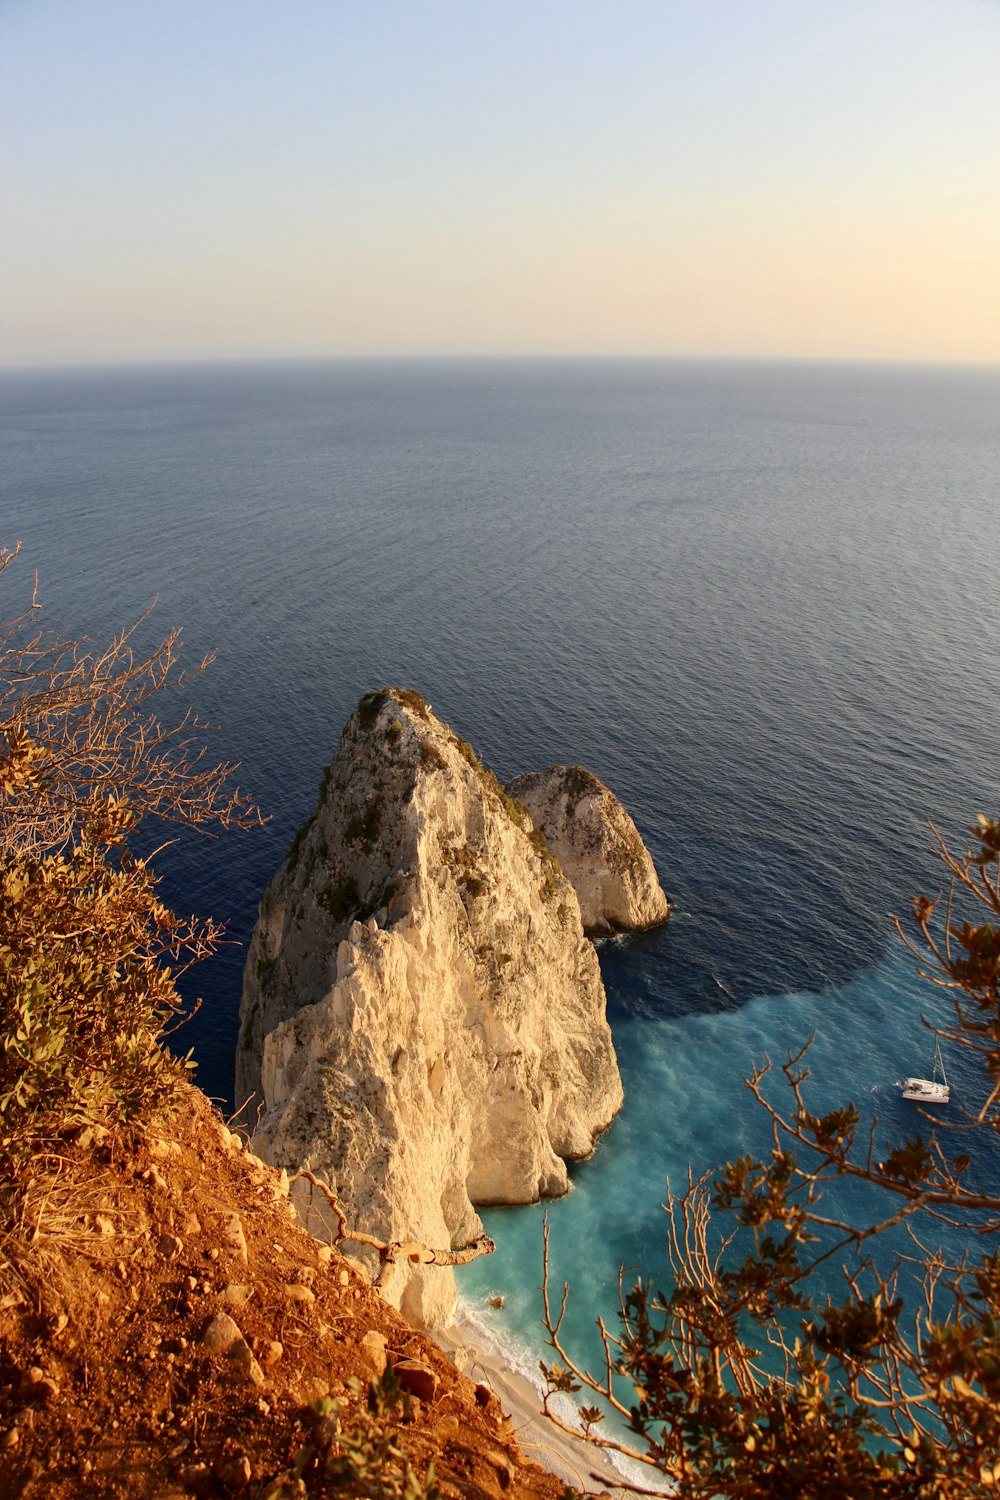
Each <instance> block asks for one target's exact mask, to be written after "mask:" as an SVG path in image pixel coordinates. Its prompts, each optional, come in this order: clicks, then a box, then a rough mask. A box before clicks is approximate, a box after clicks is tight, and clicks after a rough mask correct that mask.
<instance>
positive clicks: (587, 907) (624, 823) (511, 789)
mask: <svg viewBox="0 0 1000 1500" xmlns="http://www.w3.org/2000/svg"><path fill="white" fill-rule="evenodd" d="M507 791H508V793H509V794H510V796H512V797H515V798H517V800H518V801H519V802H521V803H522V804H523V805H524V806H525V807H526V808H527V810H528V812H529V813H530V815H531V820H532V822H533V823H534V825H535V827H536V828H538V829H540V830H541V832H542V834H543V835H544V838H545V842H546V843H547V844H548V846H549V848H550V849H551V850H552V853H553V854H554V855H555V856H556V858H557V859H558V861H559V863H560V864H561V866H562V868H563V869H564V870H565V872H566V874H567V875H568V877H569V879H570V880H571V881H572V883H573V888H574V890H575V891H576V895H577V899H578V901H579V903H580V911H581V913H582V916H583V926H584V930H585V931H586V932H590V933H594V934H595V935H599V934H601V933H609V932H637V931H640V930H641V929H643V928H645V927H656V926H658V925H659V924H660V923H661V922H665V921H666V920H667V918H668V916H669V915H670V907H669V905H668V904H667V898H666V896H665V895H664V894H663V891H662V889H661V888H660V882H659V880H658V879H657V876H656V870H655V869H654V868H653V861H652V859H651V858H650V856H649V851H648V850H647V848H646V846H645V844H644V843H643V842H642V839H641V838H640V837H639V831H638V829H637V828H636V826H635V824H634V823H633V821H632V819H631V817H630V816H629V814H628V813H627V812H626V811H625V808H624V807H623V806H622V804H621V803H620V802H619V800H618V798H617V797H616V796H615V794H614V792H612V791H610V790H609V789H608V787H606V786H605V785H604V782H603V781H599V780H598V779H597V777H596V776H592V775H591V773H590V772H589V771H585V770H583V768H582V767H581V766H550V767H549V768H548V770H547V771H536V772H533V773H532V774H530V775H528V776H518V777H517V779H516V780H514V781H512V782H510V783H509V784H508V786H507Z"/></svg>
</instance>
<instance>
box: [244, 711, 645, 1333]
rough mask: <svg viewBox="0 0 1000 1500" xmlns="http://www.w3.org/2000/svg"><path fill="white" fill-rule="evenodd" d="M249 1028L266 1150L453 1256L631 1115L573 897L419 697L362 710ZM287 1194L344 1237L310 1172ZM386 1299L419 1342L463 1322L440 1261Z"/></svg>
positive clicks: (255, 990)
mask: <svg viewBox="0 0 1000 1500" xmlns="http://www.w3.org/2000/svg"><path fill="white" fill-rule="evenodd" d="M241 1022H242V1025H241V1033H240V1044H239V1050H238V1056H237V1081H236V1087H237V1097H238V1098H239V1099H241V1100H243V1099H245V1098H247V1097H248V1096H250V1095H254V1096H255V1102H252V1103H251V1105H250V1107H249V1109H248V1118H249V1119H251V1120H253V1118H254V1116H255V1112H256V1101H259V1102H261V1103H262V1106H263V1107H262V1111H261V1115H260V1120H259V1123H258V1125H257V1128H256V1130H255V1133H254V1137H253V1143H252V1144H253V1149H254V1150H255V1151H256V1152H257V1153H258V1154H259V1155H260V1156H262V1157H263V1158H264V1159H265V1160H267V1161H269V1162H271V1163H272V1164H273V1165H275V1166H277V1167H284V1168H287V1169H288V1170H289V1172H291V1171H294V1170H295V1169H296V1168H298V1167H300V1166H303V1167H307V1168H309V1169H310V1170H312V1171H313V1172H315V1173H316V1175H318V1176H320V1177H322V1178H323V1180H325V1181H327V1182H329V1183H330V1185H331V1186H332V1187H334V1188H335V1190H336V1192H337V1195H338V1197H339V1199H340V1201H341V1202H342V1204H343V1206H344V1209H345V1211H346V1213H347V1218H348V1223H349V1224H350V1225H351V1226H352V1227H355V1228H358V1229H362V1230H364V1231H366V1232H367V1233H369V1234H373V1235H375V1236H377V1237H379V1238H381V1239H385V1240H411V1239H412V1240H418V1241H420V1242H422V1243H423V1244H425V1245H427V1246H429V1247H431V1248H447V1247H454V1246H457V1245H461V1244H464V1243H467V1242H468V1241H470V1240H472V1239H473V1238H475V1236H476V1235H477V1234H478V1233H480V1232H481V1228H482V1226H481V1223H480V1220H479V1218H478V1215H477V1214H476V1211H475V1208H474V1206H473V1205H474V1204H496V1203H526V1202H532V1201H535V1200H537V1199H538V1198H540V1197H547V1196H554V1195H557V1194H560V1193H564V1192H565V1191H566V1190H567V1188H568V1177H567V1172H566V1163H567V1162H568V1161H576V1160H580V1159H581V1158H584V1157H586V1156H588V1155H589V1154H590V1152H591V1151H592V1149H593V1144H594V1141H595V1138H596V1137H597V1136H598V1135H599V1134H600V1132H601V1131H603V1130H604V1129H605V1128H606V1127H607V1126H608V1124H609V1123H610V1122H611V1120H612V1118H613V1117H614V1115H615V1113H616V1112H617V1110H618V1109H619V1108H620V1106H621V1102H622V1087H621V1080H620V1078H619V1074H618V1066H617V1062H616V1059H615V1053H614V1047H613V1045H612V1041H611V1032H610V1029H609V1027H608V1024H607V1020H606V1016H605V996H604V988H603V984H602V982H601V977H600V971H599V968H598V964H597V956H596V954H595V952H594V949H593V947H592V945H591V944H590V943H589V942H588V941H587V940H586V938H585V937H584V934H583V927H582V923H581V919H580V910H579V906H578V903H577V900H576V897H575V895H574V892H573V888H572V886H571V885H570V883H569V881H568V880H567V879H566V877H565V876H564V875H563V874H562V873H561V871H560V870H559V868H558V865H557V864H556V862H555V861H554V860H553V858H552V856H551V854H550V853H549V851H548V849H547V848H546V846H545V843H544V840H543V839H542V838H541V836H540V835H539V834H537V833H535V832H533V830H532V828H531V824H530V820H529V819H528V818H527V817H526V815H525V814H524V812H523V810H522V809H520V808H519V807H518V806H517V805H516V804H515V803H514V802H512V801H511V799H510V798H509V797H507V796H506V795H505V794H504V792H503V790H502V789H501V787H500V786H499V784H498V783H497V781H496V778H495V777H494V776H493V774H492V772H489V771H486V770H484V769H483V768H482V767H480V766H479V764H478V761H477V760H476V757H475V755H474V753H473V751H472V749H471V747H470V746H468V745H466V744H464V743H463V742H462V741H461V740H459V739H458V737H457V736H456V735H455V734H454V733H453V732H452V731H451V730H450V729H449V728H448V726H447V725H445V724H443V723H442V722H441V721H440V720H439V719H437V718H436V717H435V716H434V714H433V713H432V712H431V711H430V709H429V708H428V707H427V705H426V704H425V703H424V701H423V699H421V698H420V697H419V695H418V694H416V693H411V692H408V691H406V690H402V689H389V690H386V691H383V692H380V693H375V694H369V695H368V696H367V697H366V698H364V699H362V701H361V703H360V704H359V706H358V708H357V710H356V711H355V713H354V715H353V716H352V718H351V720H350V722H349V723H348V725H347V728H346V729H345V731H344V734H343V737H342V739H341V742H340V746H339V748H338V750H337V754H336V756H335V757H334V760H333V763H332V765H331V766H330V767H329V768H328V770H327V772H326V773H325V775H324V780H323V786H322V788H321V792H320V798H319V803H318V805H317V808H316V812H315V814H314V815H313V817H312V818H311V819H310V821H309V823H308V824H307V825H306V826H305V828H304V829H303V830H302V831H301V832H300V834H299V836H298V837H297V838H296V840H295V843H294V845H293V848H292V850H291V852H290V854H289V856H288V859H287V860H286V862H285V864H284V865H283V866H282V868H281V870H279V871H278V873H277V874H276V875H275V877H274V879H273V880H272V881H271V884H270V885H269V887H268V890H267V892H266V894H265V896H264V900H263V902H262V903H261V908H260V916H259V920H258V923H257V926H256V929H255V931H254V935H253V939H252V942H251V945H250V950H249V954H248V959H247V966H246V974H245V980H244V994H243V1004H242V1007H241ZM292 1197H293V1201H294V1202H295V1206H296V1209H297V1211H298V1215H299V1218H300V1219H301V1220H302V1221H303V1222H304V1223H305V1225H306V1227H307V1228H309V1229H310V1230H312V1232H313V1233H316V1234H317V1235H318V1236H319V1237H320V1238H326V1239H330V1238H332V1237H333V1231H334V1228H335V1223H336V1221H335V1218H334V1216H333V1214H332V1212H331V1210H330V1207H329V1205H328V1203H327V1201H326V1199H325V1198H324V1196H323V1195H322V1194H321V1193H320V1192H318V1191H317V1190H316V1189H314V1188H312V1187H311V1185H310V1184H308V1183H307V1182H305V1181H304V1179H299V1180H298V1181H297V1182H295V1183H294V1184H293V1187H292ZM345 1248H346V1249H348V1250H350V1251H353V1250H354V1249H355V1247H354V1246H353V1245H350V1244H345ZM358 1253H359V1255H364V1254H367V1256H368V1258H369V1270H372V1269H374V1268H375V1265H377V1262H373V1261H372V1252H370V1251H369V1252H358ZM384 1290H385V1292H386V1295H387V1296H388V1297H389V1300H390V1301H393V1302H394V1303H395V1304H396V1305H397V1306H401V1307H402V1309H403V1311H404V1313H406V1315H407V1316H408V1317H410V1319H411V1320H412V1321H414V1322H416V1323H418V1324H421V1325H423V1326H427V1327H433V1326H435V1325H436V1324H440V1323H444V1322H447V1320H448V1319H449V1318H450V1316H451V1314H452V1311H453V1308H454V1300H455V1292H454V1278H453V1273H452V1272H451V1271H447V1270H442V1269H440V1268H436V1267H424V1266H413V1265H410V1264H409V1263H405V1264H403V1265H401V1266H399V1267H397V1269H396V1271H395V1272H394V1273H393V1277H392V1280H391V1281H390V1284H389V1286H388V1287H387V1288H384Z"/></svg>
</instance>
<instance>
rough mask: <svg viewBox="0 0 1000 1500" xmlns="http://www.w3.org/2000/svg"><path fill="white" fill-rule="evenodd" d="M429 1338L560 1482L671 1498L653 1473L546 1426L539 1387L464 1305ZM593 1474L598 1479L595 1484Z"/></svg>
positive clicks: (569, 1409)
mask: <svg viewBox="0 0 1000 1500" xmlns="http://www.w3.org/2000/svg"><path fill="white" fill-rule="evenodd" d="M429 1337H430V1338H432V1339H433V1340H434V1342H435V1343H436V1344H437V1345H438V1347H439V1348H441V1349H443V1350H444V1352H445V1354H446V1355H447V1356H448V1358H449V1359H450V1360H451V1361H452V1363H453V1364H454V1365H455V1366H456V1368H457V1369H459V1370H460V1371H461V1372H462V1374H463V1375H466V1376H468V1378H469V1379H470V1380H473V1381H475V1382H477V1384H481V1385H485V1386H488V1387H489V1388H490V1390H492V1391H493V1392H494V1394H495V1395H496V1396H497V1398H498V1400H499V1401H500V1404H501V1405H502V1407H503V1409H504V1411H505V1412H506V1413H507V1415H508V1416H509V1417H510V1419H511V1422H512V1424H513V1428H514V1431H515V1433H516V1436H517V1440H518V1443H519V1445H520V1447H521V1451H522V1452H523V1453H524V1454H525V1456H526V1457H527V1458H531V1459H533V1460H534V1461H535V1463H537V1464H541V1466H542V1467H543V1468H544V1469H548V1470H549V1472H550V1473H552V1474H555V1475H556V1476H557V1478H559V1479H561V1480H563V1481H564V1483H566V1484H569V1485H572V1486H573V1487H574V1488H575V1489H578V1490H581V1491H583V1492H585V1493H591V1494H594V1493H601V1491H600V1490H595V1483H596V1484H600V1485H603V1487H604V1490H605V1491H606V1492H607V1493H608V1494H610V1495H611V1496H612V1497H615V1500H618V1497H624V1496H625V1495H628V1494H634V1493H635V1489H636V1487H640V1488H641V1489H643V1490H646V1491H647V1492H648V1493H651V1494H663V1495H669V1494H670V1493H671V1491H670V1490H669V1489H665V1488H662V1487H658V1486H657V1485H656V1479H657V1478H659V1477H660V1476H659V1475H657V1473H656V1471H655V1470H653V1469H647V1468H646V1467H645V1465H642V1464H637V1463H634V1462H631V1461H630V1460H629V1459H627V1458H625V1457H623V1456H622V1455H619V1454H614V1453H610V1452H608V1451H607V1450H606V1449H602V1448H596V1447H593V1446H590V1445H588V1444H586V1443H584V1442H583V1441H582V1440H580V1441H579V1442H578V1441H576V1440H575V1439H574V1438H572V1437H570V1436H569V1434H568V1433H565V1432H561V1431H560V1429H559V1428H558V1427H556V1426H555V1425H554V1424H553V1423H552V1422H550V1421H549V1420H548V1418H547V1417H546V1416H545V1415H544V1413H543V1412H542V1397H541V1388H540V1385H536V1384H534V1383H532V1381H531V1380H530V1379H529V1378H528V1377H527V1375H525V1374H523V1373H522V1372H521V1371H520V1370H518V1368H517V1367H516V1365H514V1364H512V1363H511V1362H510V1361H509V1360H508V1359H506V1358H505V1357H504V1353H503V1351H502V1349H501V1348H500V1347H499V1345H498V1344H497V1342H496V1340H495V1339H494V1338H493V1337H492V1336H491V1334H490V1332H489V1331H488V1330H487V1329H485V1328H483V1327H482V1326H481V1325H480V1324H478V1323H477V1322H476V1321H475V1319H474V1317H473V1316H472V1315H471V1312H470V1309H469V1308H468V1306H467V1305H466V1304H465V1303H463V1302H461V1301H460V1302H459V1304H458V1307H457V1309H456V1311H455V1316H454V1318H453V1319H452V1322H451V1323H450V1324H449V1325H448V1326H447V1327H446V1328H436V1329H434V1330H433V1331H432V1332H430V1334H429ZM558 1399H561V1400H563V1401H564V1402H565V1406H566V1411H565V1412H564V1413H562V1415H563V1416H564V1417H568V1418H569V1419H572V1417H573V1416H574V1415H575V1407H574V1406H573V1403H572V1401H571V1399H570V1398H569V1397H562V1398H557V1400H558ZM581 1399H582V1398H581ZM592 1475H595V1476H600V1477H599V1479H597V1480H595V1479H594V1478H592V1477H591V1476H592Z"/></svg>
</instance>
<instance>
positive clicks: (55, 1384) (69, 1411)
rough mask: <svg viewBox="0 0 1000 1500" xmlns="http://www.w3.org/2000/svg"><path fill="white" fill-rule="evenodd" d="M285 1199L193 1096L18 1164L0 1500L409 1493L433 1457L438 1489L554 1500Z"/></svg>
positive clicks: (492, 1402)
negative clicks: (127, 1132)
mask: <svg viewBox="0 0 1000 1500" xmlns="http://www.w3.org/2000/svg"><path fill="white" fill-rule="evenodd" d="M286 1191H287V1188H286V1187H285V1185H284V1183H283V1181H282V1179H281V1178H280V1177H279V1175H278V1174H277V1173H276V1172H275V1171H274V1170H273V1169H272V1168H270V1167H267V1166H265V1165H263V1163H261V1162H258V1161H257V1160H256V1159H255V1158H254V1157H252V1156H251V1155H249V1154H248V1152H247V1151H246V1150H245V1147H244V1145H243V1142H242V1141H241V1140H240V1139H239V1137H237V1136H235V1135H232V1134H231V1133H230V1132H229V1130H228V1129H227V1128H226V1127H225V1125H224V1124H223V1122H222V1121H221V1119H220V1118H219V1116H218V1115H217V1114H216V1113H215V1112H214V1111H213V1109H212V1107H211V1106H210V1105H209V1103H208V1101H207V1100H206V1099H205V1098H204V1096H203V1095H201V1094H200V1093H198V1092H197V1091H196V1090H194V1089H191V1090H190V1091H188V1092H186V1094H185V1102H184V1105H183V1108H182V1109H181V1110H180V1111H179V1112H178V1114H177V1115H176V1117H175V1118H174V1119H173V1120H171V1121H166V1122H163V1123H162V1125H161V1126H159V1127H158V1128H157V1130H156V1132H155V1133H151V1134H147V1135H145V1136H144V1137H142V1139H141V1140H139V1141H138V1142H137V1141H135V1140H130V1141H126V1140H125V1139H124V1138H116V1137H112V1136H108V1135H106V1134H104V1133H103V1132H94V1131H92V1130H84V1131H82V1132H80V1131H78V1132H76V1138H75V1139H72V1140H67V1141H65V1142H64V1143H62V1144H61V1145H60V1147H59V1149H58V1151H57V1152H55V1153H54V1154H53V1155H52V1156H51V1157H49V1158H46V1159H44V1160H37V1161H36V1162H35V1164H34V1165H33V1167H32V1169H31V1177H30V1180H29V1182H28V1185H27V1190H26V1196H25V1199H24V1203H25V1207H24V1212H23V1215H22V1222H21V1229H20V1232H19V1233H18V1234H17V1235H16V1236H10V1235H9V1236H8V1237H7V1240H6V1242H5V1243H4V1244H3V1245H0V1250H3V1251H5V1252H6V1256H7V1258H8V1261H9V1264H8V1265H6V1266H3V1264H2V1262H3V1257H2V1256H0V1276H2V1280H0V1496H2V1497H8V1496H19V1497H20V1496H23V1497H26V1500H36V1497H37V1500H42V1497H44V1500H70V1497H76V1496H80V1495H88V1496H89V1495H93V1496H106V1497H111V1496H130V1497H131V1496H137V1497H143V1496H149V1497H157V1500H168V1497H170V1500H173V1497H177V1500H179V1497H181V1496H188V1495H197V1496H246V1497H248V1500H285V1497H292V1496H314V1495H315V1496H323V1495H332V1494H338V1495H347V1494H365V1495H375V1496H381V1495H386V1496H392V1495H399V1496H402V1497H405V1500H418V1497H420V1496H422V1495H424V1494H425V1493H430V1486H429V1485H428V1484H426V1482H425V1478H426V1474H427V1471H428V1467H429V1466H430V1465H433V1470H434V1476H435V1478H436V1483H437V1485H438V1486H439V1489H440V1493H441V1495H442V1496H449V1497H453V1496H455V1497H457V1496H463V1497H491V1496H499V1495H507V1496H512V1495H519V1496H530V1497H538V1500H558V1497H561V1496H562V1495H563V1494H564V1486H563V1484H562V1483H561V1482H560V1481H559V1480H557V1479H556V1478H555V1477H554V1476H552V1475H551V1474H548V1473H547V1472H546V1471H544V1470H542V1469H540V1468H539V1467H538V1466H537V1465H535V1464H533V1463H532V1462H530V1461H529V1460H528V1459H526V1458H525V1457H524V1456H523V1455H522V1454H521V1452H520V1450H519V1448H518V1445H517V1441H516V1438H515V1437H514V1433H513V1427H512V1424H511V1422H510V1420H509V1418H507V1417H506V1416H505V1415H504V1413H503V1411H502V1409H501V1407H500V1403H499V1402H498V1400H497V1398H496V1397H495V1396H494V1395H493V1394H492V1392H491V1391H490V1390H489V1389H488V1388H486V1387H485V1386H482V1385H479V1386H476V1385H473V1384H472V1383H471V1382H470V1381H469V1380H467V1379H466V1378H465V1377H463V1376H462V1375H460V1374H459V1373H458V1372H457V1370H456V1369H455V1367H454V1365H452V1364H451V1363H450V1361H449V1360H448V1359H447V1358H446V1357H445V1355H444V1354H443V1353H442V1352H441V1350H439V1349H438V1348H437V1346H436V1345H435V1344H433V1343H432V1342H431V1341H430V1340H429V1339H428V1338H426V1337H425V1336H423V1335H421V1334H418V1333H415V1332H414V1330H413V1329H412V1328H411V1327H410V1326H409V1325H408V1324H406V1323H405V1322H404V1321H403V1320H402V1319H401V1318H400V1316H399V1315H398V1314H396V1313H395V1312H394V1311H393V1310H392V1309H391V1308H389V1307H388V1306H387V1305H386V1304H385V1303H384V1302H383V1301H382V1299H381V1298H380V1297H379V1296H378V1294H377V1293H376V1292H375V1291H374V1290H373V1289H372V1287H371V1286H370V1285H369V1284H368V1282H367V1280H366V1278H365V1277H364V1275H363V1273H361V1272H360V1271H359V1270H358V1269H357V1268H355V1267H354V1266H353V1265H352V1264H351V1263H350V1262H349V1261H348V1260H346V1259H345V1258H344V1257H343V1256H341V1255H340V1254H339V1253H337V1252H336V1251H332V1250H330V1249H329V1247H324V1246H320V1245H319V1244H318V1243H317V1242H316V1241H315V1240H313V1239H312V1238H311V1237H310V1236H308V1235H307V1234H305V1232H304V1231H303V1230H302V1229H301V1228H300V1227H299V1226H298V1225H297V1224H296V1223H295V1222H294V1216H293V1212H292V1210H291V1209H290V1207H289V1205H288V1202H287V1200H286V1197H285V1192H286ZM386 1369H388V1370H389V1371H390V1372H394V1374H395V1379H396V1380H397V1381H398V1383H399V1385H400V1386H401V1387H406V1388H407V1390H406V1391H405V1393H403V1394H401V1395H400V1396H398V1397H397V1400H396V1404H395V1405H394V1406H393V1405H392V1404H391V1403H390V1405H389V1407H388V1408H387V1411H388V1415H387V1416H385V1417H384V1418H383V1417H382V1416H380V1415H379V1414H378V1413H375V1414H374V1415H373V1414H372V1413H371V1411H370V1398H369V1395H368V1392H369V1390H370V1384H371V1382H372V1381H376V1382H377V1381H378V1380H379V1377H380V1376H382V1374H383V1371H384V1370H386ZM391 1384H392V1376H391V1375H390V1379H389V1385H390V1386H391ZM384 1389H385V1387H384V1385H383V1390H384ZM382 1450H386V1451H385V1452H383V1451H382ZM352 1454H353V1458H352V1457H351V1455H352ZM359 1476H360V1477H359ZM366 1486H367V1487H366ZM407 1486H408V1487H407Z"/></svg>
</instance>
